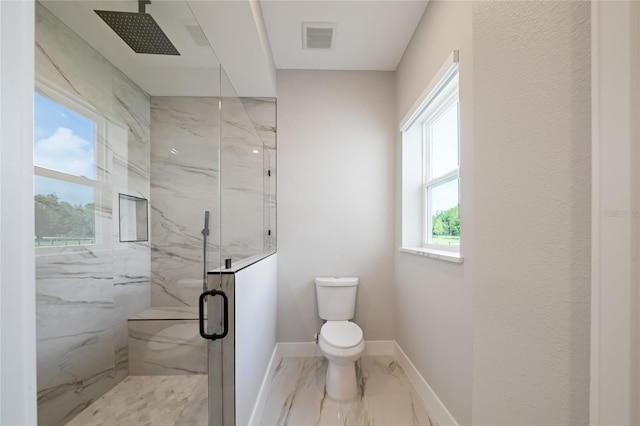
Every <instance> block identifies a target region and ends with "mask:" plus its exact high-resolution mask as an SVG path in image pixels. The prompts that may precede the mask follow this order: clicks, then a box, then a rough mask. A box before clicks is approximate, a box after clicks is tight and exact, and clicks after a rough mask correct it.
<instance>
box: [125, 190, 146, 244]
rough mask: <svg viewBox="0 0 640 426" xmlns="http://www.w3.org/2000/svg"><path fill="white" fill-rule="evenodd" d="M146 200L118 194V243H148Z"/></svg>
mask: <svg viewBox="0 0 640 426" xmlns="http://www.w3.org/2000/svg"><path fill="white" fill-rule="evenodd" d="M148 204H149V203H148V201H147V199H146V198H140V197H135V196H133V195H127V194H118V207H119V215H118V217H119V223H120V242H121V243H133V242H142V241H149V207H148Z"/></svg>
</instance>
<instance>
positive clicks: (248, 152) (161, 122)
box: [151, 97, 276, 307]
mask: <svg viewBox="0 0 640 426" xmlns="http://www.w3.org/2000/svg"><path fill="white" fill-rule="evenodd" d="M218 108H219V98H217V97H152V98H151V135H152V144H151V146H152V148H151V200H152V202H151V223H152V226H151V241H152V244H151V245H152V252H151V271H152V273H151V306H153V307H175V306H197V301H198V296H199V294H200V293H201V291H202V274H203V250H202V249H203V247H202V244H203V242H202V234H201V231H202V228H203V226H204V212H205V210H208V211H210V221H209V227H210V234H209V242H210V243H209V245H208V262H207V269H214V268H217V267H219V266H220V263H221V255H222V258H227V257H231V258H232V259H233V261H234V262H235V261H237V260H240V259H243V258H246V257H250V256H253V255H255V254H258V253H262V252H265V251H273V250H275V139H276V136H275V135H276V124H275V123H276V109H275V108H276V102H275V99H262V98H260V99H257V98H233V97H225V98H222V110H221V113H220V112H219V109H218ZM221 122H222V124H221ZM221 138H222V143H221V142H220V140H221ZM263 144H264V147H263ZM254 150H255V151H258V152H257V153H254V152H253V151H254ZM265 156H266V157H265ZM265 159H266V160H267V161H265ZM269 164H271V165H270V166H269ZM268 168H271V169H272V175H271V177H269V176H267V169H268ZM220 176H222V178H220ZM221 204H222V209H220V208H219V206H220V205H221ZM268 229H272V233H271V236H268V235H267V230H268ZM220 230H222V236H221V231H220ZM220 241H222V247H223V251H222V253H220V249H219V247H220Z"/></svg>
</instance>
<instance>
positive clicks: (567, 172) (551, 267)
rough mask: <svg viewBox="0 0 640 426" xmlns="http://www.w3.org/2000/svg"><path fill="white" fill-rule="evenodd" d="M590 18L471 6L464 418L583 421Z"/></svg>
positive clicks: (529, 5) (576, 12) (574, 7)
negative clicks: (469, 403) (469, 297)
mask: <svg viewBox="0 0 640 426" xmlns="http://www.w3.org/2000/svg"><path fill="white" fill-rule="evenodd" d="M589 16H590V12H589V3H588V2H576V1H571V2H564V1H557V2H555V1H554V2H544V3H541V2H492V1H487V2H473V49H474V55H473V60H474V109H475V121H474V122H475V134H474V143H475V158H474V161H475V186H474V191H473V195H474V197H475V206H476V207H475V221H476V223H477V224H478V226H477V229H476V232H475V242H474V244H475V250H474V253H475V256H476V259H475V262H474V271H473V272H474V284H473V287H474V321H473V324H474V345H473V423H474V424H479V425H484V424H486V425H488V424H491V425H499V424H503V425H514V424H556V425H559V424H563V425H568V424H572V425H576V424H586V423H588V420H589V417H588V416H589V294H590V293H589V288H590V281H589V280H590V261H589V259H590V255H591V254H590V209H591V205H590V202H591V197H590V194H591V169H590V152H591V151H590V149H591V146H590V130H591V121H590V84H591V82H590V19H589ZM480 225H481V226H480Z"/></svg>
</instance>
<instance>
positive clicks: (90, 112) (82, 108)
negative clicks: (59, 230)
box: [33, 79, 111, 254]
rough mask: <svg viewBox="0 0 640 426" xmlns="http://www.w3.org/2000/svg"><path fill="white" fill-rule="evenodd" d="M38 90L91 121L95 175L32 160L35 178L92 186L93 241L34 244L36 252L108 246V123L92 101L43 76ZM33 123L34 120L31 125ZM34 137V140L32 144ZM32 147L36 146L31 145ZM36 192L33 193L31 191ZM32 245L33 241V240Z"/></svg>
mask: <svg viewBox="0 0 640 426" xmlns="http://www.w3.org/2000/svg"><path fill="white" fill-rule="evenodd" d="M36 94H38V95H40V96H43V97H45V98H48V99H49V100H51V101H53V102H55V103H57V104H59V105H61V106H62V107H64V108H66V109H69V110H71V111H73V112H75V113H76V114H79V115H81V116H83V117H85V118H87V119H88V120H91V121H93V123H94V138H93V142H94V146H93V150H94V160H93V161H94V162H93V164H94V168H95V174H94V179H91V178H88V177H86V176H78V175H74V174H71V173H66V172H62V171H59V170H55V169H49V168H47V167H42V166H38V165H36V164H35V159H34V164H33V175H34V178H35V177H37V176H41V177H44V178H48V179H54V180H58V181H61V182H66V183H72V184H76V185H82V186H87V187H91V188H93V191H94V192H93V199H94V243H93V244H76V245H64V246H35V249H36V250H37V253H40V254H47V253H50V254H55V253H60V252H62V251H77V250H86V249H91V250H94V249H100V248H106V247H108V246H110V240H111V238H110V237H111V228H110V223H109V221H108V220H107V219H106V217H105V215H104V213H103V212H105V211H108V209H106V208H107V207H109V208H110V205H111V202H110V200H109V199H108V198H109V197H108V195H110V194H109V191H108V188H107V187H106V181H107V178H108V175H107V172H106V170H107V167H106V164H107V148H106V140H107V127H108V124H107V123H108V122H107V119H106V118H105V117H103V116H102V115H101V114H99V113H98V112H97V111H96V110H95V109H94V108H93V107H92V106H91V105H89V104H87V103H86V102H84V101H83V100H81V99H79V98H77V97H73V96H70V95H69V94H68V93H67V92H64V91H62V90H61V89H58V88H57V87H55V86H53V85H52V84H49V83H47V82H45V81H42V80H39V79H38V80H37V81H36V84H35V86H34V96H35V95H36ZM35 124H36V123H35V122H34V125H35ZM35 142H36V140H35V137H34V140H33V144H34V145H35ZM34 149H35V148H34ZM34 196H35V193H34ZM34 245H35V242H34Z"/></svg>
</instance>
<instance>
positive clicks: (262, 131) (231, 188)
mask: <svg viewBox="0 0 640 426" xmlns="http://www.w3.org/2000/svg"><path fill="white" fill-rule="evenodd" d="M275 105H276V104H275V99H260V98H240V99H234V98H224V99H223V100H222V130H221V134H222V146H221V156H222V158H221V176H222V178H221V199H222V207H221V211H222V213H221V214H222V219H221V220H222V224H221V227H222V229H223V230H224V231H223V234H222V237H223V238H222V242H221V243H222V249H223V257H224V258H227V257H231V258H232V259H233V260H234V261H238V260H240V259H243V258H245V257H249V256H253V255H255V254H258V253H262V252H264V251H267V250H268V249H269V247H272V246H273V244H272V242H275V211H273V212H272V211H271V209H270V203H271V201H270V200H271V197H270V196H269V195H268V192H269V191H271V190H273V191H274V194H275V161H272V160H274V159H275V157H274V156H272V155H271V153H270V152H269V148H268V147H269V146H273V147H274V148H275V132H276V126H275V123H276V111H275ZM268 170H271V171H272V173H271V176H269V175H268V173H267V171H268ZM274 200H275V198H274ZM272 217H273V220H272ZM272 225H273V229H272ZM270 229H271V233H272V236H273V238H269V235H268V232H267V231H268V230H270Z"/></svg>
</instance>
